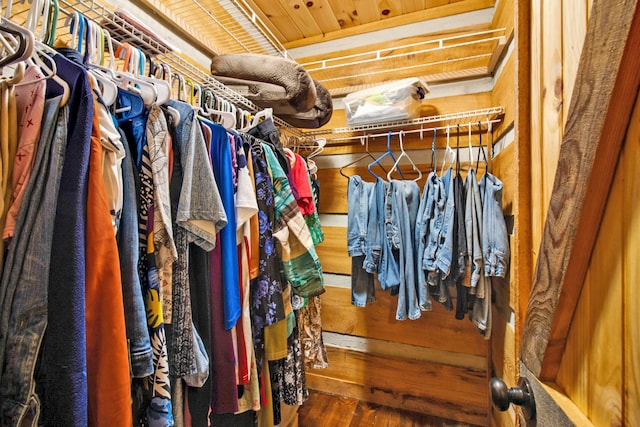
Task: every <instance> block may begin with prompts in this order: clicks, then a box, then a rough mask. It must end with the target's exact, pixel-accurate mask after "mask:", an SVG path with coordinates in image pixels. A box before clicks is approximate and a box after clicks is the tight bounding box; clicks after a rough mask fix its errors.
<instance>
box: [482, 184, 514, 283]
mask: <svg viewBox="0 0 640 427" xmlns="http://www.w3.org/2000/svg"><path fill="white" fill-rule="evenodd" d="M479 187H480V194H481V195H482V233H483V234H482V254H483V258H484V274H485V276H497V277H505V275H506V273H507V267H508V265H509V255H510V251H509V236H508V234H507V226H506V224H505V221H504V214H503V213H502V181H500V180H499V179H498V178H496V177H495V176H494V175H492V174H490V173H485V174H484V175H483V176H482V179H481V180H480V184H479Z"/></svg>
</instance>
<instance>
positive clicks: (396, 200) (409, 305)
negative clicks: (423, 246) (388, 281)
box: [387, 180, 421, 320]
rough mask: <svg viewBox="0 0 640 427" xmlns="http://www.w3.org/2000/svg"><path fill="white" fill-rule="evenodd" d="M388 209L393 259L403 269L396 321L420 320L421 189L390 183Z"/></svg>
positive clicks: (389, 235) (388, 228)
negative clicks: (417, 255) (417, 243)
mask: <svg viewBox="0 0 640 427" xmlns="http://www.w3.org/2000/svg"><path fill="white" fill-rule="evenodd" d="M389 194H390V197H389V198H388V199H387V206H389V207H390V211H391V222H390V224H389V226H388V227H387V236H388V238H389V239H390V242H391V245H392V252H391V255H392V256H393V258H394V259H395V260H397V262H398V265H399V267H400V283H399V287H398V306H397V310H396V320H406V319H407V318H409V319H411V320H415V319H418V318H420V316H421V312H420V311H421V310H420V307H419V305H418V294H417V288H416V262H415V240H414V239H413V237H414V235H415V229H414V227H415V224H416V218H417V216H418V208H419V205H420V188H419V187H418V184H416V183H415V182H414V181H404V180H403V181H399V180H393V181H391V185H390V188H389Z"/></svg>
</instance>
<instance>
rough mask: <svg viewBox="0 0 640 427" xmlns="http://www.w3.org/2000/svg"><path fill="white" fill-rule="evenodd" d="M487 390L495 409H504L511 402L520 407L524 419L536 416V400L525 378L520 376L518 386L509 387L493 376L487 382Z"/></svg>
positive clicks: (507, 407)
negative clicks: (489, 392)
mask: <svg viewBox="0 0 640 427" xmlns="http://www.w3.org/2000/svg"><path fill="white" fill-rule="evenodd" d="M489 390H490V391H491V400H492V401H493V405H494V406H495V407H496V408H497V409H499V410H501V411H506V410H507V409H509V405H510V404H511V403H513V404H514V405H518V406H520V407H521V408H522V414H523V415H524V416H525V418H526V419H528V420H534V419H535V418H536V402H535V400H534V398H533V390H532V389H531V385H530V384H529V381H528V380H527V379H526V378H523V377H520V380H519V381H518V386H517V387H511V388H509V387H507V385H506V384H505V383H504V381H502V380H501V379H500V378H496V377H493V378H491V381H490V382H489Z"/></svg>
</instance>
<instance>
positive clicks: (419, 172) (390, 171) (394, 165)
mask: <svg viewBox="0 0 640 427" xmlns="http://www.w3.org/2000/svg"><path fill="white" fill-rule="evenodd" d="M403 134H404V132H403V131H400V132H399V133H398V139H399V140H400V155H399V156H398V158H397V159H396V162H395V163H394V164H393V166H391V169H390V170H389V172H388V173H387V180H388V181H391V174H392V173H393V172H394V171H395V170H397V169H398V164H399V163H400V160H401V159H402V158H403V157H405V158H406V159H407V160H409V163H410V164H411V168H412V169H413V171H414V172H416V173H417V174H418V176H417V177H416V178H414V179H413V180H414V181H419V180H420V178H422V172H421V171H420V169H419V168H418V166H416V164H415V163H414V162H413V159H411V156H409V155H408V154H407V152H406V151H404V146H403V144H402V135H403Z"/></svg>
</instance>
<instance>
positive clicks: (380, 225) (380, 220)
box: [362, 178, 385, 274]
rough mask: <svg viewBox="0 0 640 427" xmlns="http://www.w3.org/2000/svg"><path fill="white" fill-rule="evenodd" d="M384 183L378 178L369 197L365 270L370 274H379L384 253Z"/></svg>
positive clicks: (363, 263) (363, 264)
mask: <svg viewBox="0 0 640 427" xmlns="http://www.w3.org/2000/svg"><path fill="white" fill-rule="evenodd" d="M384 183H385V181H384V180H382V179H381V178H376V183H375V184H374V187H373V191H372V194H371V196H370V197H369V220H368V221H367V236H366V243H365V246H366V248H365V252H366V254H365V258H364V260H363V262H362V266H363V268H364V269H365V270H366V271H367V272H368V273H372V274H373V273H377V272H378V270H379V267H380V256H381V252H382V236H383V233H384V191H385V190H384Z"/></svg>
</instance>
